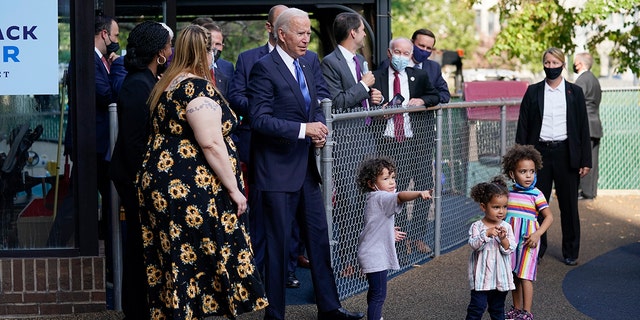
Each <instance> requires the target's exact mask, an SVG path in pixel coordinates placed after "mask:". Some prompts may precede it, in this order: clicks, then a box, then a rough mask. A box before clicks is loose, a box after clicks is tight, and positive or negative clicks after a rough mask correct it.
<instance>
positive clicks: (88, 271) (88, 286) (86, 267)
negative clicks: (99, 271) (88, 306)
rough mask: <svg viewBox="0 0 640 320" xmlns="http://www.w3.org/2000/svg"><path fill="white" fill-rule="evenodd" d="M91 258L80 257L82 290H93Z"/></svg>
mask: <svg viewBox="0 0 640 320" xmlns="http://www.w3.org/2000/svg"><path fill="white" fill-rule="evenodd" d="M93 275H94V274H93V258H82V290H93Z"/></svg>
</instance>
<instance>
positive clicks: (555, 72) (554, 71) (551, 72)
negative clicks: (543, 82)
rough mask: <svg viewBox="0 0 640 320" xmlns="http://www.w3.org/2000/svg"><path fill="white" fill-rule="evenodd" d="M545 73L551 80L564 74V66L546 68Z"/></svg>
mask: <svg viewBox="0 0 640 320" xmlns="http://www.w3.org/2000/svg"><path fill="white" fill-rule="evenodd" d="M544 74H545V75H546V76H547V79H549V80H555V79H556V78H558V77H559V76H560V74H562V66H559V67H557V68H546V67H545V68H544Z"/></svg>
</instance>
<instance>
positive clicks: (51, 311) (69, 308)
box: [40, 303, 73, 315]
mask: <svg viewBox="0 0 640 320" xmlns="http://www.w3.org/2000/svg"><path fill="white" fill-rule="evenodd" d="M72 313H73V305H71V304H69V303H62V304H61V303H45V304H41V305H40V314H42V315H65V314H72Z"/></svg>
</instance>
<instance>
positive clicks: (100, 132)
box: [78, 52, 116, 155]
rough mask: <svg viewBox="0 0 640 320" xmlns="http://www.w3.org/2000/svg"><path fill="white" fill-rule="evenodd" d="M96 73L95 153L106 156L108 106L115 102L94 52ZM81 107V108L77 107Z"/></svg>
mask: <svg viewBox="0 0 640 320" xmlns="http://www.w3.org/2000/svg"><path fill="white" fill-rule="evenodd" d="M93 60H94V62H95V73H96V153H98V154H100V155H107V153H108V151H109V148H110V147H111V145H110V143H109V104H111V103H113V102H116V100H115V97H116V95H115V94H114V91H113V89H112V86H111V79H110V78H109V74H108V73H107V69H105V67H104V64H103V63H102V60H101V59H100V57H99V56H98V54H97V53H95V52H94V54H93ZM78 107H81V106H78Z"/></svg>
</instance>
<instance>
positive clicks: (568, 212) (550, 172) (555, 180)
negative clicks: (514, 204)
mask: <svg viewBox="0 0 640 320" xmlns="http://www.w3.org/2000/svg"><path fill="white" fill-rule="evenodd" d="M536 149H537V150H538V151H540V154H541V155H542V164H543V167H542V169H540V171H538V182H537V184H536V187H538V189H540V191H542V193H543V194H544V196H545V198H547V202H551V189H552V187H553V185H554V184H555V189H556V196H557V197H558V206H559V207H560V223H561V226H562V257H563V258H569V259H578V255H579V253H580V217H579V216H578V184H579V183H580V174H579V172H578V169H576V168H571V166H570V165H569V146H568V145H567V143H566V142H565V143H560V144H558V145H555V146H544V145H541V144H538V145H536ZM543 220H544V218H543V217H542V215H540V216H539V217H538V221H539V222H540V223H542V221H543ZM540 240H541V241H540V251H539V253H538V257H540V258H542V256H544V253H545V251H546V250H547V235H546V233H545V234H544V235H542V237H541V238H540Z"/></svg>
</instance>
